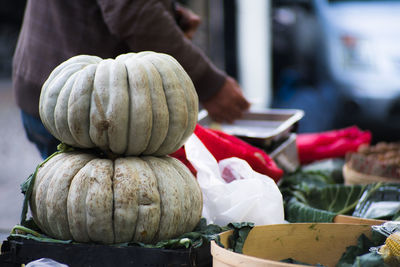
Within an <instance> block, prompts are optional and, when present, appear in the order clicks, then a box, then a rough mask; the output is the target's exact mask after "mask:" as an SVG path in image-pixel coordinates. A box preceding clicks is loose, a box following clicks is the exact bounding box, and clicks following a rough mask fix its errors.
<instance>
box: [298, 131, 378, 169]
mask: <svg viewBox="0 0 400 267" xmlns="http://www.w3.org/2000/svg"><path fill="white" fill-rule="evenodd" d="M371 137H372V136H371V133H370V132H369V131H361V130H360V129H359V128H358V127H357V126H351V127H348V128H344V129H340V130H332V131H326V132H321V133H309V134H298V135H297V140H296V144H297V149H298V153H299V159H300V163H301V164H304V163H310V162H312V161H315V160H321V159H327V158H336V157H344V156H345V155H346V153H347V152H350V151H357V149H358V147H359V146H360V145H362V144H370V142H371Z"/></svg>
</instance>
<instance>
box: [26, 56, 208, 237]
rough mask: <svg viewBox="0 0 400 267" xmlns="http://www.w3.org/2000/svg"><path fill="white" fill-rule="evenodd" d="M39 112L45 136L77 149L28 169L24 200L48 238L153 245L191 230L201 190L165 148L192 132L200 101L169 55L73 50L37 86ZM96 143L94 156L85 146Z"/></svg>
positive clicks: (174, 147) (173, 147)
mask: <svg viewBox="0 0 400 267" xmlns="http://www.w3.org/2000/svg"><path fill="white" fill-rule="evenodd" d="M39 111H40V117H41V120H42V121H43V124H44V125H45V126H46V128H47V129H48V130H49V131H50V133H51V134H52V135H54V136H55V137H56V138H57V139H59V140H60V141H61V142H63V143H65V144H68V145H70V146H72V147H75V148H77V149H75V150H73V151H70V152H65V153H58V154H55V155H54V156H53V157H51V158H49V159H48V160H46V161H45V162H44V163H42V165H41V167H40V168H39V169H38V171H37V173H36V178H35V181H34V185H33V190H32V195H31V198H30V206H31V211H32V216H33V219H34V221H35V222H36V224H37V225H38V226H39V227H40V229H41V230H42V231H44V232H45V233H46V234H47V235H49V236H51V237H54V238H58V239H63V240H75V241H77V242H99V243H105V244H112V243H122V242H131V241H137V242H144V243H154V242H156V241H159V240H163V239H169V238H174V237H177V236H179V235H181V234H183V233H185V232H188V231H191V230H193V228H194V227H195V226H196V224H197V223H198V221H199V220H200V217H201V211H202V194H201V190H200V187H199V186H198V183H197V181H196V179H195V178H194V177H193V175H192V174H191V172H190V171H189V170H188V169H187V168H186V167H185V166H184V165H183V164H182V163H181V162H180V161H178V160H176V159H174V158H171V157H169V156H167V155H168V154H170V153H172V152H174V151H175V150H177V149H178V148H179V147H181V146H182V145H183V144H184V142H185V141H186V140H187V138H188V137H189V136H190V135H191V134H192V133H193V130H194V127H195V125H196V122H197V112H198V98H197V94H196V91H195V89H194V86H193V83H192V81H191V79H190V78H189V76H188V75H187V73H186V72H185V71H184V69H183V68H182V67H181V66H180V64H179V63H178V62H177V61H176V60H175V59H174V58H172V57H171V56H168V55H166V54H160V53H154V52H141V53H129V54H124V55H121V56H118V57H117V58H115V59H104V60H103V59H101V58H99V57H96V56H88V55H80V56H75V57H72V58H70V59H69V60H67V61H65V62H64V63H62V64H61V65H59V66H58V67H56V68H55V69H54V70H53V72H52V73H51V74H50V76H49V77H48V79H47V80H46V82H45V83H44V85H43V88H42V92H41V96H40V103H39ZM95 149H100V150H101V151H102V153H101V154H96V153H94V152H87V151H94V150H95ZM83 151H86V152H83Z"/></svg>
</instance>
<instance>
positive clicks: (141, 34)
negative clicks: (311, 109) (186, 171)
mask: <svg viewBox="0 0 400 267" xmlns="http://www.w3.org/2000/svg"><path fill="white" fill-rule="evenodd" d="M98 3H99V5H100V8H101V10H102V13H103V16H104V20H105V23H106V24H107V26H108V28H109V30H110V32H111V33H112V34H114V35H115V36H118V38H120V39H122V40H123V41H124V42H125V43H126V44H127V45H128V46H129V48H130V49H131V50H132V51H134V52H138V51H148V50H150V51H155V52H162V53H166V54H169V55H171V56H173V57H174V58H175V59H176V60H178V62H179V63H180V64H181V65H182V66H183V68H184V69H185V70H186V71H187V73H188V74H189V76H190V78H191V79H192V81H193V83H194V85H195V88H196V90H197V93H198V95H199V100H200V102H201V103H203V104H205V105H204V106H205V108H206V109H207V110H209V112H210V108H211V112H210V115H211V116H214V115H213V114H216V113H220V112H221V111H219V110H220V108H218V107H215V105H216V104H218V103H219V102H221V100H222V99H221V92H222V91H221V90H223V87H225V90H224V91H225V93H224V94H223V98H224V99H225V102H231V101H230V100H229V99H231V98H232V95H235V94H236V92H235V91H236V89H234V86H232V84H231V83H230V82H229V81H228V80H227V75H226V74H225V73H224V72H223V71H221V70H219V69H218V68H217V67H216V66H214V64H213V63H212V62H211V61H210V60H209V59H208V58H207V56H206V55H205V54H204V53H203V52H202V51H201V50H200V49H199V48H198V47H197V46H195V45H194V44H193V43H192V42H191V41H190V40H189V39H188V38H185V35H184V32H183V31H182V30H181V29H180V28H179V26H178V25H177V23H176V21H175V16H174V14H173V10H172V5H171V4H170V2H169V1H157V0H136V1H129V0H119V1H111V0H98ZM227 83H228V85H227ZM237 89H238V90H240V89H239V87H237ZM236 98H237V97H236ZM246 102H247V101H246ZM220 106H221V107H225V109H224V110H223V113H230V112H229V110H228V109H232V108H233V106H235V104H234V102H232V103H230V104H229V105H226V104H221V105H220ZM230 114H236V112H234V113H230ZM224 117H225V116H223V115H222V116H221V117H220V118H221V119H223V118H224ZM233 117H234V116H232V115H231V116H230V118H233ZM233 119H235V118H233Z"/></svg>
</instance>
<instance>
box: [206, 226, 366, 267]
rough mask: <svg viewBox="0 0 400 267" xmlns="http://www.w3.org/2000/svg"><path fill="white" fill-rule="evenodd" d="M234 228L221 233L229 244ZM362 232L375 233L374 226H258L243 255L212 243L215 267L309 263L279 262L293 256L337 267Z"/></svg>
mask: <svg viewBox="0 0 400 267" xmlns="http://www.w3.org/2000/svg"><path fill="white" fill-rule="evenodd" d="M231 233H232V231H228V232H224V233H222V234H220V238H221V242H222V244H223V245H224V246H225V247H228V237H229V235H230V234H231ZM361 234H365V235H367V236H368V237H370V236H371V225H368V224H342V223H291V224H276V225H264V226H256V227H254V228H253V229H252V230H251V231H250V233H249V235H248V237H247V239H246V242H245V245H244V247H243V254H239V253H234V252H232V251H229V250H227V249H224V248H222V247H220V246H218V245H217V244H216V243H215V242H212V243H211V255H212V256H213V266H214V267H231V266H243V267H244V266H247V267H252V266H254V267H258V266H268V267H283V266H286V267H294V266H305V265H298V264H288V263H283V262H279V261H280V260H283V259H287V258H293V259H295V260H298V261H301V262H304V263H308V264H314V265H315V264H318V263H319V264H322V265H324V266H328V267H329V266H335V265H336V263H337V262H338V261H339V259H340V257H341V255H342V254H343V252H344V251H345V250H346V248H347V247H348V246H350V245H355V244H357V239H358V237H359V236H360V235H361Z"/></svg>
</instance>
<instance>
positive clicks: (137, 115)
mask: <svg viewBox="0 0 400 267" xmlns="http://www.w3.org/2000/svg"><path fill="white" fill-rule="evenodd" d="M39 114H40V118H41V120H42V122H43V124H44V125H45V127H46V128H47V129H48V131H49V132H50V133H51V134H52V135H53V136H54V137H56V138H57V139H59V140H60V141H62V142H64V143H66V144H68V145H71V146H73V147H78V148H95V147H98V148H100V149H102V150H104V151H111V152H113V153H115V154H120V155H127V156H129V155H131V156H135V155H136V156H137V155H155V156H164V155H167V154H170V153H172V152H174V151H176V150H177V149H178V148H179V147H181V146H182V145H183V144H184V142H185V141H186V140H187V138H188V137H189V136H190V135H191V134H192V133H193V130H194V127H195V125H196V122H197V116H198V97H197V94H196V91H195V88H194V85H193V83H192V81H191V79H190V77H189V76H188V74H187V73H186V72H185V70H184V69H183V68H182V66H181V65H180V64H179V63H178V62H177V61H176V60H175V59H174V58H173V57H171V56H169V55H167V54H162V53H155V52H140V53H129V54H123V55H120V56H118V57H117V58H115V59H101V58H100V57H97V56H89V55H78V56H75V57H72V58H70V59H69V60H67V61H65V62H63V63H62V64H60V65H59V66H57V67H56V68H55V69H54V70H53V71H52V72H51V74H50V75H49V77H48V79H47V80H46V81H45V83H44V84H43V87H42V91H41V95H40V101H39Z"/></svg>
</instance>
